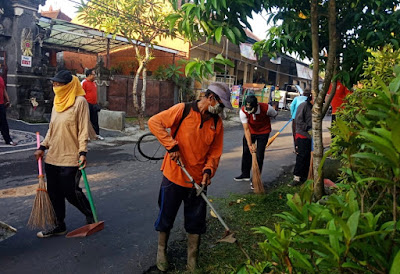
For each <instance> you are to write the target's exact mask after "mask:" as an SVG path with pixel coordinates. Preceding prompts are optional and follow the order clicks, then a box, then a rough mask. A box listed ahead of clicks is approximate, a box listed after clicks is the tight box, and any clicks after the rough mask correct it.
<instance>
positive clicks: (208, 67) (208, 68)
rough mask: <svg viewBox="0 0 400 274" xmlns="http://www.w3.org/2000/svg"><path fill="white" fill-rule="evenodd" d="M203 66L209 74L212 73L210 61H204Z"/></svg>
mask: <svg viewBox="0 0 400 274" xmlns="http://www.w3.org/2000/svg"><path fill="white" fill-rule="evenodd" d="M205 66H206V69H207V71H208V72H209V73H210V74H212V73H213V72H214V70H213V67H212V64H211V63H210V62H206V63H205Z"/></svg>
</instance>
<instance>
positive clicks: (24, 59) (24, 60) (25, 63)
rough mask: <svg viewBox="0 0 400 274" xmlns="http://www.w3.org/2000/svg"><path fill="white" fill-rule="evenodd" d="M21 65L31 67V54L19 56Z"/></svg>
mask: <svg viewBox="0 0 400 274" xmlns="http://www.w3.org/2000/svg"><path fill="white" fill-rule="evenodd" d="M21 67H27V68H30V67H32V57H31V56H25V55H22V56H21Z"/></svg>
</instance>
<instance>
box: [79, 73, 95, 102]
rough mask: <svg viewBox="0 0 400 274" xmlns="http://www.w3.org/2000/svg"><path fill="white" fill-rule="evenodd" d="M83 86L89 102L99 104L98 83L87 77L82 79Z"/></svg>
mask: <svg viewBox="0 0 400 274" xmlns="http://www.w3.org/2000/svg"><path fill="white" fill-rule="evenodd" d="M82 88H83V89H84V90H85V92H86V95H85V98H86V101H87V102H88V103H89V104H92V105H95V104H97V85H96V83H95V82H92V81H89V80H88V79H85V80H83V81H82Z"/></svg>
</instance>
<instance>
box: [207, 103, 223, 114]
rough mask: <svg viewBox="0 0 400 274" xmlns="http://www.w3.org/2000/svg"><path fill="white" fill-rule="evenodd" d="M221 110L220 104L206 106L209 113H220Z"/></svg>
mask: <svg viewBox="0 0 400 274" xmlns="http://www.w3.org/2000/svg"><path fill="white" fill-rule="evenodd" d="M222 110H223V107H221V105H220V104H215V106H211V105H209V106H208V112H210V113H211V114H220V113H221V112H222Z"/></svg>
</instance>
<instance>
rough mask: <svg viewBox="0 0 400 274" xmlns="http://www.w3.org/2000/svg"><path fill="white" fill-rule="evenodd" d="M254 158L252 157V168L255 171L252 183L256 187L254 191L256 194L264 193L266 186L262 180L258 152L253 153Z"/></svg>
mask: <svg viewBox="0 0 400 274" xmlns="http://www.w3.org/2000/svg"><path fill="white" fill-rule="evenodd" d="M251 155H252V157H253V159H252V166H251V169H252V171H253V176H252V179H251V180H252V183H253V188H254V193H256V194H262V193H264V192H265V191H264V186H263V183H262V181H261V172H260V168H259V166H258V162H257V154H256V153H255V152H254V153H251Z"/></svg>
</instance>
